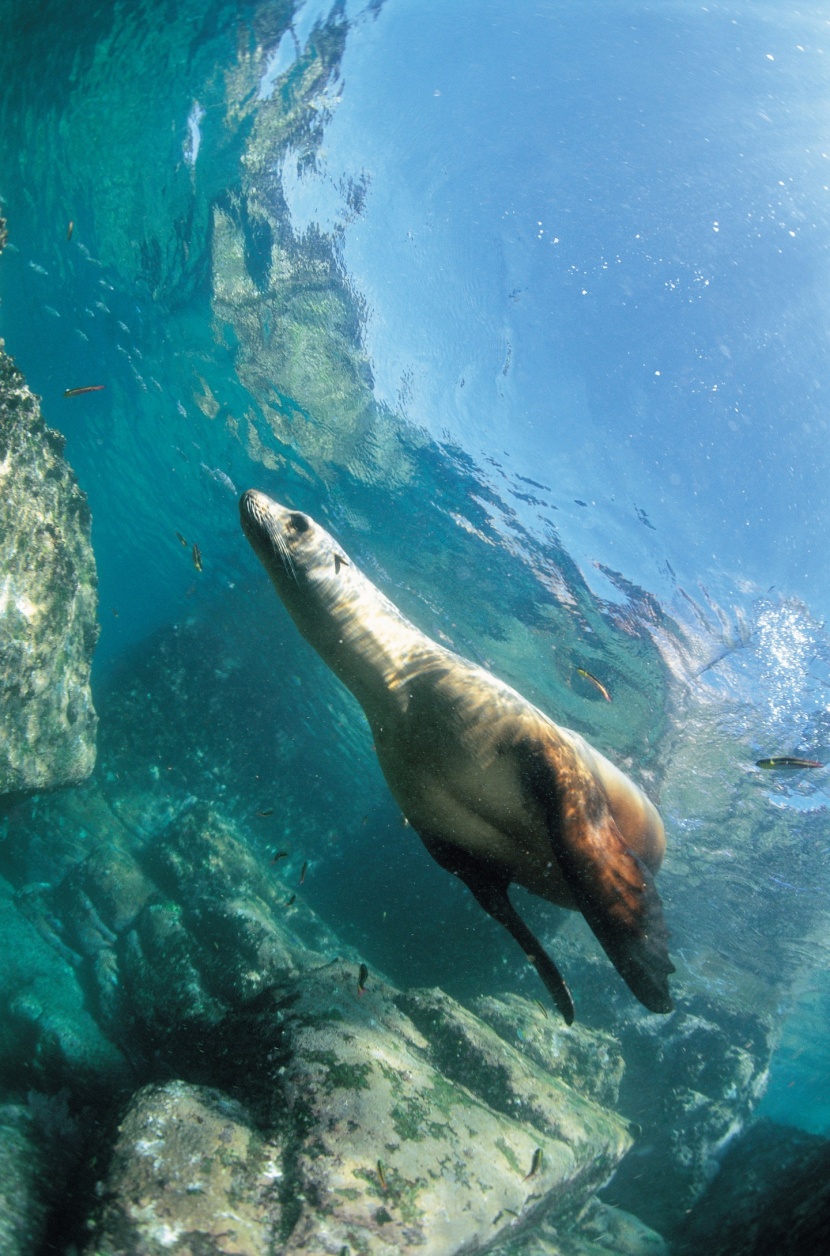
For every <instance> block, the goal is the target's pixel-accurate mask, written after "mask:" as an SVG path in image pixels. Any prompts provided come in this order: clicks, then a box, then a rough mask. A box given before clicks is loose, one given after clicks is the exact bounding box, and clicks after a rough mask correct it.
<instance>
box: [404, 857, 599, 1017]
mask: <svg viewBox="0 0 830 1256" xmlns="http://www.w3.org/2000/svg"><path fill="white" fill-rule="evenodd" d="M421 839H422V841H423V843H424V845H425V846H426V848H427V850H428V851H429V853H430V854H431V855H432V857H433V859H435V860H436V861H437V862H438V863H439V864H440V865H441V867H442V868H446V869H447V871H448V872H452V873H454V875H455V876H457V877H458V878H459V879H460V880H461V881H463V882H464V884H465V885H466V886H467V888H468V889H469V890H470V892H471V893H472V895H473V897H474V898H475V900H476V902H477V903H478V904H479V906H480V907H483V908H484V910H485V911H486V912H487V914H488V916H492V917H493V919H494V920H497V921H498V922H499V924H500V925H504V927H505V929H506V930H507V932H508V933H509V934H511V935H512V936H513V937H514V938H515V939H516V941H517V942H518V944H519V946H520V947H521V948H522V950H523V951H524V953H525V955H526V956H527V958H528V959H529V960H530V962H531V964H532V965H533V967H534V968H535V969H536V971H537V973H538V974H539V976H540V977H541V978H542V981H543V982H544V983H545V986H546V987H547V990H548V993H549V994H550V996H551V998H552V999H553V1001H554V1003H555V1004H556V1006H557V1007H558V1009H559V1011H560V1012H561V1013H562V1016H563V1017H564V1018H565V1023H566V1024H568V1025H572V1024H573V1019H574V1001H573V999H572V998H571V992H570V990H569V989H568V987H567V985H566V984H565V981H564V978H563V977H562V974H561V973H560V971H559V969H558V968H557V967H556V965H555V964H554V962H553V960H552V959H551V958H550V956H549V955H548V954H547V952H546V951H545V949H544V947H543V946H542V944H541V942H539V940H538V939H537V938H536V937H535V935H534V934H533V933H531V931H530V929H528V927H527V925H526V924H525V922H524V921H523V920H522V918H521V916H520V915H519V913H518V912H517V911H516V909H515V907H514V906H513V904H512V903H511V902H510V899H509V897H508V894H507V888H508V886H509V884H510V882H509V880H508V879H507V878H506V877H504V876H503V875H502V874H500V873H498V872H497V871H496V870H495V869H494V868H493V867H491V866H490V865H489V864H487V863H485V862H484V861H482V860H478V859H474V858H472V857H471V856H469V855H467V854H465V853H464V852H462V851H460V850H458V848H457V847H455V846H451V845H450V844H449V843H447V842H443V841H441V840H440V839H436V838H431V837H424V836H423V834H421Z"/></svg>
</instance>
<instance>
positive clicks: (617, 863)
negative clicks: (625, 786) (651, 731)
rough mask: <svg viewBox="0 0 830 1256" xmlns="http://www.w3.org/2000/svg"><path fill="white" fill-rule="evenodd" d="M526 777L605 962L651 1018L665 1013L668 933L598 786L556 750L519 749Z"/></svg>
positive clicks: (668, 1004)
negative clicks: (646, 1009)
mask: <svg viewBox="0 0 830 1256" xmlns="http://www.w3.org/2000/svg"><path fill="white" fill-rule="evenodd" d="M522 756H523V760H524V768H525V779H526V782H527V786H528V788H529V789H531V790H532V792H533V794H534V796H535V797H536V800H537V802H538V803H540V805H541V806H542V807H543V808H544V811H545V813H546V816H547V820H548V832H549V833H550V837H551V842H552V845H553V850H554V854H555V855H556V859H557V862H558V864H559V867H560V869H561V871H562V875H563V877H564V878H565V881H566V882H567V884H568V888H569V889H570V891H571V893H572V894H573V896H574V898H575V900H576V904H577V906H578V907H579V910H580V911H581V912H582V914H583V916H584V917H585V919H586V920H587V921H588V924H589V925H590V926H591V928H592V929H593V931H594V933H595V934H596V936H597V938H598V939H599V941H600V943H601V945H602V947H603V949H604V950H605V952H606V954H607V955H608V958H609V959H610V960H611V963H612V964H613V965H614V967H615V968H616V969H617V972H618V973H619V974H620V976H621V977H622V978H623V980H624V981H625V982H626V984H627V985H628V987H629V988H630V989H631V990H632V991H633V993H634V994H636V996H637V998H638V999H639V1000H640V1002H641V1003H643V1004H644V1005H645V1006H646V1007H647V1008H648V1009H649V1011H650V1012H670V1011H671V1010H672V1008H673V1006H674V1004H673V1003H672V999H671V995H670V994H669V983H668V975H669V973H673V972H674V965H673V964H672V962H671V960H670V959H669V951H668V938H669V935H668V930H667V928H666V923H665V920H664V919H663V904H662V903H661V901H660V895H659V894H658V893H657V888H656V886H655V884H654V878H653V877H652V875H651V873H650V872H649V870H648V868H647V867H646V866H645V864H644V863H643V861H642V860H641V859H640V858H639V857H638V856H637V855H635V854H634V853H633V852H632V851H631V850H629V848H628V847H627V846H626V844H625V841H624V840H623V837H622V834H621V833H620V831H619V829H618V828H617V825H616V824H615V822H614V818H613V816H612V815H611V812H610V811H609V809H608V802H607V799H606V797H605V793H604V791H603V790H602V788H601V787H600V786H599V785H598V784H597V782H596V781H595V779H594V777H593V776H592V775H591V773H590V772H589V771H588V770H587V769H586V768H585V767H584V766H583V764H582V763H581V762H580V760H579V759H578V757H577V756H576V755H575V754H573V753H572V752H571V751H570V750H569V748H565V747H563V746H562V744H561V743H560V744H558V745H557V746H556V753H555V754H554V753H553V751H547V750H546V748H545V747H540V746H538V745H532V744H526V745H525V746H524V747H522Z"/></svg>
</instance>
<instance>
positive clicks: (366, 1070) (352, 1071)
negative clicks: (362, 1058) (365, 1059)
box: [303, 1051, 374, 1091]
mask: <svg viewBox="0 0 830 1256" xmlns="http://www.w3.org/2000/svg"><path fill="white" fill-rule="evenodd" d="M303 1059H304V1060H305V1061H308V1062H309V1063H312V1064H322V1066H323V1068H324V1069H325V1070H326V1079H325V1085H326V1088H327V1090H329V1091H332V1090H370V1089H371V1083H370V1082H369V1078H370V1077H371V1075H372V1073H373V1071H374V1070H373V1068H372V1065H371V1064H363V1063H357V1064H349V1063H347V1062H346V1061H344V1060H339V1059H338V1058H337V1056H336V1055H335V1054H334V1052H333V1051H306V1052H305V1053H304V1055H303Z"/></svg>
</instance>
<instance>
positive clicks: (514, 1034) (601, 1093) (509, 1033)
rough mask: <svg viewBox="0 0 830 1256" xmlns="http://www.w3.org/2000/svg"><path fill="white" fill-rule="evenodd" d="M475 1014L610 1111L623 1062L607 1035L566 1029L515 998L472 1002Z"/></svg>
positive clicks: (536, 1004) (575, 1027)
mask: <svg viewBox="0 0 830 1256" xmlns="http://www.w3.org/2000/svg"><path fill="white" fill-rule="evenodd" d="M474 1007H475V1011H476V1012H477V1014H478V1015H479V1016H480V1017H481V1019H482V1020H484V1021H486V1022H487V1024H488V1025H491V1026H492V1027H493V1029H495V1031H496V1033H497V1034H499V1036H500V1037H502V1038H504V1039H505V1041H507V1042H511V1043H513V1044H514V1045H515V1046H516V1047H517V1048H518V1049H519V1050H520V1051H522V1052H523V1053H524V1054H525V1055H528V1056H530V1058H531V1059H532V1060H534V1061H535V1062H536V1063H537V1064H538V1065H539V1066H540V1067H541V1068H543V1069H545V1070H547V1072H549V1073H552V1074H553V1076H554V1077H560V1078H561V1079H562V1080H563V1081H565V1082H567V1083H568V1085H569V1086H572V1087H573V1088H574V1090H576V1091H577V1092H578V1093H579V1094H581V1095H588V1096H589V1097H590V1098H591V1099H594V1100H596V1102H597V1103H600V1104H604V1105H605V1106H606V1107H615V1106H616V1104H617V1102H618V1100H619V1095H620V1082H621V1081H622V1078H623V1073H624V1072H625V1061H624V1060H623V1057H622V1052H621V1050H620V1044H619V1042H617V1040H616V1038H613V1037H612V1036H611V1034H606V1033H603V1032H602V1031H601V1030H597V1029H586V1028H585V1027H584V1026H583V1025H580V1024H579V1023H576V1024H573V1025H570V1026H568V1025H565V1024H564V1023H563V1022H562V1020H561V1018H560V1017H558V1016H557V1015H556V1013H555V1011H554V1009H551V1010H550V1011H548V1010H547V1008H546V1007H545V1006H544V1005H543V1004H541V1002H540V1001H538V1000H534V1002H533V1003H529V1002H528V1000H527V999H523V998H520V997H519V996H518V995H515V994H505V995H502V997H501V998H492V997H490V996H489V995H485V996H482V997H481V998H479V999H476V1000H475V1004H474Z"/></svg>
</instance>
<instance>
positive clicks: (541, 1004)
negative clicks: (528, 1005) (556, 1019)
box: [533, 999, 548, 1020]
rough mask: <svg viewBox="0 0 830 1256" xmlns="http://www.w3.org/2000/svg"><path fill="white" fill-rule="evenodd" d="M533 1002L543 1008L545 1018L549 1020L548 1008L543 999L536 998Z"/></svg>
mask: <svg viewBox="0 0 830 1256" xmlns="http://www.w3.org/2000/svg"><path fill="white" fill-rule="evenodd" d="M533 1002H534V1003H535V1004H536V1006H537V1007H538V1008H540V1009H541V1012H542V1015H543V1016H544V1018H545V1020H547V1018H548V1009H547V1008H546V1007H545V1005H544V1003H543V1002H542V1000H541V999H534V1000H533Z"/></svg>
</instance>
